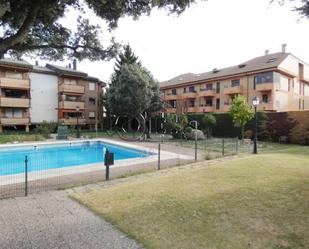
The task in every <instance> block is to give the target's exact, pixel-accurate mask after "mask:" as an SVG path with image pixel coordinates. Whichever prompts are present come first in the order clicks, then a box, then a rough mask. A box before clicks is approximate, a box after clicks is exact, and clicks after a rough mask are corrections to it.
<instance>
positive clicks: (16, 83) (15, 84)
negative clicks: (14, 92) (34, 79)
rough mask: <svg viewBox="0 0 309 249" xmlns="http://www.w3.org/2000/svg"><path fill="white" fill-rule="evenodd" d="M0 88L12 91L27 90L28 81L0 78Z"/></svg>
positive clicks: (28, 86)
mask: <svg viewBox="0 0 309 249" xmlns="http://www.w3.org/2000/svg"><path fill="white" fill-rule="evenodd" d="M0 87H3V88H6V87H7V88H14V89H29V88H30V80H22V79H11V78H0Z"/></svg>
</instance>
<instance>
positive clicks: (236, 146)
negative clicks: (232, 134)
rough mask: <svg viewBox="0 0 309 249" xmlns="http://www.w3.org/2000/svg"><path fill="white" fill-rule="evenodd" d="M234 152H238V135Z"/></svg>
mask: <svg viewBox="0 0 309 249" xmlns="http://www.w3.org/2000/svg"><path fill="white" fill-rule="evenodd" d="M236 153H238V137H236Z"/></svg>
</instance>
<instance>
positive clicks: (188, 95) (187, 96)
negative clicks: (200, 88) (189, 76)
mask: <svg viewBox="0 0 309 249" xmlns="http://www.w3.org/2000/svg"><path fill="white" fill-rule="evenodd" d="M180 96H181V98H182V99H194V98H196V97H197V96H198V93H197V92H187V93H183V94H182V95H180Z"/></svg>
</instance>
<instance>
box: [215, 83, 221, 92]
mask: <svg viewBox="0 0 309 249" xmlns="http://www.w3.org/2000/svg"><path fill="white" fill-rule="evenodd" d="M216 85H217V87H216V93H220V82H217V84H216Z"/></svg>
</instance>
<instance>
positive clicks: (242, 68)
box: [160, 52, 290, 87]
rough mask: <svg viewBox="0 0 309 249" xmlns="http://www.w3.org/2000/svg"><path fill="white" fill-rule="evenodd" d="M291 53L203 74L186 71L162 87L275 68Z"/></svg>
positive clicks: (261, 57)
mask: <svg viewBox="0 0 309 249" xmlns="http://www.w3.org/2000/svg"><path fill="white" fill-rule="evenodd" d="M289 55H290V54H289V53H282V52H279V53H273V54H268V55H264V56H260V57H256V58H254V59H251V60H249V61H245V62H243V63H240V64H238V65H236V66H232V67H226V68H222V69H213V70H212V71H209V72H205V73H201V74H193V73H186V74H182V75H179V76H177V77H175V78H172V79H170V80H167V81H163V82H161V83H160V87H168V86H174V85H178V84H183V83H191V82H196V81H202V80H211V79H216V78H220V77H226V76H232V75H237V74H241V73H249V72H254V71H258V70H264V69H268V68H275V67H278V66H279V64H280V63H281V62H282V61H283V60H284V59H285V58H286V57H287V56H289Z"/></svg>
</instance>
